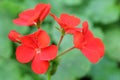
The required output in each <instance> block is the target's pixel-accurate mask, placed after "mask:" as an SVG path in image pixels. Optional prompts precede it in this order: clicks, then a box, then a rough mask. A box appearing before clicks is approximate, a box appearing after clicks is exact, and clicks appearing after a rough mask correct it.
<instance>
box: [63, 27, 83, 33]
mask: <svg viewBox="0 0 120 80" xmlns="http://www.w3.org/2000/svg"><path fill="white" fill-rule="evenodd" d="M80 31H81V28H68V29H66V30H65V32H66V33H68V34H75V33H76V32H80Z"/></svg>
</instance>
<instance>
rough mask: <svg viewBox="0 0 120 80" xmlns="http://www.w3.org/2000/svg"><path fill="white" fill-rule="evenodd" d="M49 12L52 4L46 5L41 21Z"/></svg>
mask: <svg viewBox="0 0 120 80" xmlns="http://www.w3.org/2000/svg"><path fill="white" fill-rule="evenodd" d="M49 12H50V5H49V4H46V7H45V9H44V11H43V12H41V15H40V21H43V20H44V18H45V17H46V16H47V15H48V14H49Z"/></svg>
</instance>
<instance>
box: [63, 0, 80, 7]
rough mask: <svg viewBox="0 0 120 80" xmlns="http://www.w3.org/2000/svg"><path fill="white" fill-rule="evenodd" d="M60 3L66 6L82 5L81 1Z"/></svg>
mask: <svg viewBox="0 0 120 80" xmlns="http://www.w3.org/2000/svg"><path fill="white" fill-rule="evenodd" d="M62 2H63V3H64V4H65V5H68V6H76V5H80V4H82V0H64V1H62Z"/></svg>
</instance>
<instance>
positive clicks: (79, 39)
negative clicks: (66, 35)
mask: <svg viewBox="0 0 120 80" xmlns="http://www.w3.org/2000/svg"><path fill="white" fill-rule="evenodd" d="M73 37H74V46H75V47H76V48H82V47H83V37H84V36H83V34H82V33H81V32H78V31H77V32H76V33H74V36H73Z"/></svg>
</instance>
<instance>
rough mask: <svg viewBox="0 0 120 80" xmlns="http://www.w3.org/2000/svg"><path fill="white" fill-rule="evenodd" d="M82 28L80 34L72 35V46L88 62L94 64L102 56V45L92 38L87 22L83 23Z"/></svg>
mask: <svg viewBox="0 0 120 80" xmlns="http://www.w3.org/2000/svg"><path fill="white" fill-rule="evenodd" d="M82 26H83V28H82V29H81V32H80V31H76V33H74V46H75V47H76V48H78V49H79V50H81V52H82V53H83V54H84V55H85V56H86V57H87V58H88V60H89V61H90V62H92V63H96V62H98V61H99V59H100V58H101V57H103V55H104V44H103V43H102V41H101V40H100V39H99V38H96V37H94V36H93V34H92V32H91V31H90V30H89V29H88V22H87V21H85V22H83V24H82Z"/></svg>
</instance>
